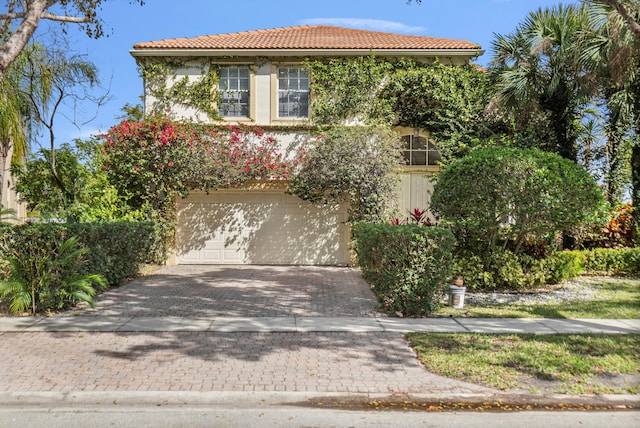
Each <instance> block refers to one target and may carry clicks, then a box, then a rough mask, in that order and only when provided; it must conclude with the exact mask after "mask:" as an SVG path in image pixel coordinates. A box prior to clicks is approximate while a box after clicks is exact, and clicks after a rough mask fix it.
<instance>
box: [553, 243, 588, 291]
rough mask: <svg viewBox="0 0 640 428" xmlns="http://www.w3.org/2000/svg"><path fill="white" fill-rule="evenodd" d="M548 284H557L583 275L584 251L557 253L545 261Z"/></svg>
mask: <svg viewBox="0 0 640 428" xmlns="http://www.w3.org/2000/svg"><path fill="white" fill-rule="evenodd" d="M544 264H545V271H546V282H547V283H549V284H557V283H559V282H562V281H566V280H568V279H571V278H575V277H576V276H578V275H580V274H582V272H583V271H584V255H583V253H582V251H577V250H573V251H557V252H555V253H553V254H551V255H550V256H548V257H547V258H546V259H545V260H544Z"/></svg>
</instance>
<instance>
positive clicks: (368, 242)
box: [353, 223, 455, 315]
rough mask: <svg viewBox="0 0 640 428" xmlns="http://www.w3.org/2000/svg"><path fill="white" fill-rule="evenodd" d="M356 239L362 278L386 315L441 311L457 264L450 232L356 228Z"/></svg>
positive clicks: (365, 225) (380, 226) (367, 225)
mask: <svg viewBox="0 0 640 428" xmlns="http://www.w3.org/2000/svg"><path fill="white" fill-rule="evenodd" d="M353 238H354V244H355V252H356V254H357V256H358V264H359V266H360V268H361V270H362V274H363V277H364V278H365V279H366V280H367V282H369V284H371V286H372V288H373V291H374V292H375V293H376V295H377V296H378V298H380V299H381V301H382V302H383V304H384V305H385V308H386V309H387V310H389V311H391V312H401V313H402V314H403V315H427V314H429V313H431V312H433V311H434V310H435V309H437V308H438V306H439V300H440V296H441V295H442V293H443V292H444V290H445V285H446V281H447V279H448V278H450V277H451V267H452V263H453V255H452V251H453V247H454V245H455V238H454V237H453V234H452V233H451V231H450V230H449V229H446V228H442V227H424V226H417V225H402V226H394V225H386V224H370V223H357V224H355V225H354V226H353Z"/></svg>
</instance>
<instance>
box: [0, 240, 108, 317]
mask: <svg viewBox="0 0 640 428" xmlns="http://www.w3.org/2000/svg"><path fill="white" fill-rule="evenodd" d="M54 235H55V231H54ZM39 244H40V245H27V246H25V247H23V246H13V247H12V248H10V249H7V254H8V255H7V261H8V262H9V265H10V267H9V273H8V275H7V278H6V280H0V296H2V298H9V299H10V300H11V304H10V310H11V312H14V313H15V312H20V311H24V310H26V309H28V308H30V309H31V312H32V313H34V314H35V313H36V312H41V311H48V310H52V309H62V308H65V307H66V306H68V305H71V304H75V303H77V302H87V303H89V304H90V305H92V306H93V296H95V293H96V290H95V288H94V284H95V286H97V287H98V288H102V287H105V286H106V285H107V282H106V280H105V279H104V277H103V276H102V275H96V274H81V273H80V271H81V270H82V265H83V262H84V261H85V260H84V255H85V254H86V253H87V251H88V250H87V248H85V247H81V246H80V245H79V243H78V239H77V238H75V237H71V238H69V239H67V240H65V241H64V242H60V241H58V240H56V239H53V240H49V241H43V242H39Z"/></svg>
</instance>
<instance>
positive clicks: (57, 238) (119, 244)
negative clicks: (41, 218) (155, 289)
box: [0, 222, 158, 286]
mask: <svg viewBox="0 0 640 428" xmlns="http://www.w3.org/2000/svg"><path fill="white" fill-rule="evenodd" d="M72 236H76V237H78V240H79V243H80V244H81V245H82V246H83V247H86V248H88V249H89V253H88V254H87V256H86V263H84V265H83V267H82V272H78V274H101V275H104V277H105V278H106V280H107V282H108V284H109V285H110V286H117V285H120V284H121V283H122V282H123V281H124V280H125V279H126V278H131V277H134V276H136V275H137V273H138V270H139V267H140V264H141V263H143V262H145V261H146V260H147V257H148V256H149V254H150V252H151V251H152V249H153V248H154V246H156V245H157V239H158V238H157V227H156V224H155V223H152V222H114V223H69V224H56V223H36V224H23V225H18V226H12V227H7V228H4V230H3V231H2V236H1V237H0V251H2V249H3V248H4V249H11V250H13V253H14V254H17V255H19V254H20V252H21V251H24V252H25V254H28V253H29V252H28V251H27V250H28V249H30V248H34V247H35V248H40V249H52V250H53V249H55V248H58V247H59V246H61V245H62V243H63V242H64V241H66V240H67V239H69V238H70V237H72ZM43 254H46V251H43ZM0 257H2V255H0Z"/></svg>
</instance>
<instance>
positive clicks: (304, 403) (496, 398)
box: [0, 391, 640, 410]
mask: <svg viewBox="0 0 640 428" xmlns="http://www.w3.org/2000/svg"><path fill="white" fill-rule="evenodd" d="M372 402H375V403H382V404H387V405H392V404H403V405H407V404H409V403H411V404H415V403H417V404H421V405H424V404H427V405H431V404H433V405H443V404H455V405H459V406H464V405H493V406H497V407H500V406H519V407H523V406H530V407H534V408H542V409H544V408H545V407H554V408H556V409H557V408H558V407H567V408H569V409H570V408H571V407H576V408H577V407H585V408H589V407H591V408H596V409H598V408H602V409H605V408H606V409H611V408H614V409H627V410H630V409H640V395H629V394H627V395H622V394H621V395H614V394H608V395H562V394H556V395H535V394H508V393H504V394H494V395H487V394H446V395H445V394H422V393H417V394H397V393H394V394H380V393H376V394H373V393H339V392H336V393H332V392H327V393H317V392H210V391H207V392H186V391H146V392H141V391H105V392H84V391H71V392H29V391H24V392H4V393H0V410H2V409H4V408H15V407H24V408H29V407H38V408H42V407H48V408H86V407H97V406H99V407H100V408H102V409H104V408H109V407H113V408H121V407H152V406H155V407H164V406H167V407H204V406H206V407H212V406H213V407H233V408H244V407H255V406H301V407H346V408H350V407H352V406H354V405H363V404H369V403H372Z"/></svg>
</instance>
